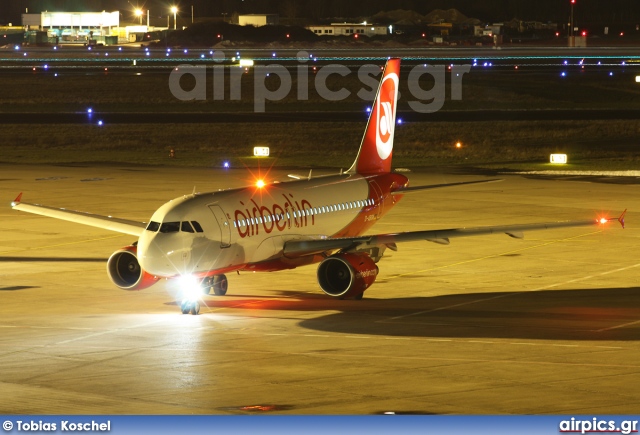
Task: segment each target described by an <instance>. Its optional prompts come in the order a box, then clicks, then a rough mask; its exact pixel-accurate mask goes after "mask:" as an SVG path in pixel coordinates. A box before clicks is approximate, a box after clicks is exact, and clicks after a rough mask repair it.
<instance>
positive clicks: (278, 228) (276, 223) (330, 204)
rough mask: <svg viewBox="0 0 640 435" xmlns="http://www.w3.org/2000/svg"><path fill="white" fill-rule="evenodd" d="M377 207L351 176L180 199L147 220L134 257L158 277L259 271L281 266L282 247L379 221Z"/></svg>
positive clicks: (365, 183)
mask: <svg viewBox="0 0 640 435" xmlns="http://www.w3.org/2000/svg"><path fill="white" fill-rule="evenodd" d="M385 190H386V189H385ZM387 192H388V190H387ZM385 200H387V201H392V199H390V198H389V195H385V194H384V193H383V190H382V189H380V188H379V186H378V184H377V183H376V180H375V177H368V178H367V177H364V176H362V175H358V174H348V175H347V174H344V175H335V176H326V177H318V178H312V179H310V180H296V181H289V182H284V183H274V184H268V185H266V186H264V187H262V188H258V187H254V186H252V187H247V188H243V189H234V190H227V191H220V192H212V193H204V194H194V195H188V196H184V197H180V198H176V199H174V200H172V201H169V202H167V203H166V204H164V205H163V206H162V207H160V208H159V209H158V210H157V211H156V212H155V213H154V214H153V216H152V217H151V224H150V227H149V229H147V230H146V231H144V233H143V234H142V236H141V237H140V239H139V242H138V258H139V261H140V265H141V266H142V268H143V269H144V270H146V271H147V272H148V273H150V274H153V275H156V276H162V277H172V276H176V275H184V274H208V273H213V272H216V271H217V272H220V273H223V272H226V271H232V270H239V269H249V270H251V269H252V268H258V270H260V266H259V265H260V264H261V263H262V264H263V265H264V264H269V262H270V261H281V260H282V259H283V246H284V244H285V242H287V241H289V240H296V239H315V238H326V237H331V236H334V237H347V236H355V235H359V234H361V233H362V231H364V230H365V229H366V228H368V227H369V226H371V225H372V224H373V223H374V222H375V221H376V220H377V219H379V218H380V217H381V216H382V214H383V212H384V210H385V207H384V202H385ZM185 222H186V223H187V224H186V225H185V224H184V223H185ZM154 229H155V231H154ZM285 260H286V259H285ZM309 262H310V261H309ZM273 267H274V268H273V270H276V269H279V268H287V266H286V264H285V265H282V264H279V265H278V266H273ZM293 267H295V266H293ZM263 270H269V267H268V266H266V269H263Z"/></svg>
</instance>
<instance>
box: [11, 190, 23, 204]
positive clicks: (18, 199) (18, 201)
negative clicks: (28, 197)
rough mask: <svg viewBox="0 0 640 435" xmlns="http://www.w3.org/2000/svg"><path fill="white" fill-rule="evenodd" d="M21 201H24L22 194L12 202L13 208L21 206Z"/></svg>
mask: <svg viewBox="0 0 640 435" xmlns="http://www.w3.org/2000/svg"><path fill="white" fill-rule="evenodd" d="M20 200H22V192H20V195H18V196H17V197H16V199H14V200H13V201H11V207H15V206H16V205H18V204H20Z"/></svg>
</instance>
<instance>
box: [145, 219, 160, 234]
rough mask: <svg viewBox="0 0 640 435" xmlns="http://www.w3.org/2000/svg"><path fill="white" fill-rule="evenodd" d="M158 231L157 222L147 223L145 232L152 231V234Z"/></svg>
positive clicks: (158, 225)
mask: <svg viewBox="0 0 640 435" xmlns="http://www.w3.org/2000/svg"><path fill="white" fill-rule="evenodd" d="M159 229H160V223H159V222H154V221H151V222H149V225H147V231H152V232H154V233H155V232H156V231H158V230H159Z"/></svg>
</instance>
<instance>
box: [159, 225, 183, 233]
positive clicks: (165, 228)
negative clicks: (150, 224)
mask: <svg viewBox="0 0 640 435" xmlns="http://www.w3.org/2000/svg"><path fill="white" fill-rule="evenodd" d="M178 231H180V222H164V223H163V224H162V225H160V232H161V233H177V232H178Z"/></svg>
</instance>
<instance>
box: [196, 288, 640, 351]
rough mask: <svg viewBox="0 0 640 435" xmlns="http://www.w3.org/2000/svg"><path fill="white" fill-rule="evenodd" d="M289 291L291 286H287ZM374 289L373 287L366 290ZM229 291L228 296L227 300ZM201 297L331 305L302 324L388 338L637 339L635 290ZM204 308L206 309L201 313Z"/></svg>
mask: <svg viewBox="0 0 640 435" xmlns="http://www.w3.org/2000/svg"><path fill="white" fill-rule="evenodd" d="M292 293H294V292H292ZM372 293H373V292H372ZM228 297H229V296H227V298H228ZM230 297H231V298H233V299H227V300H225V299H226V298H215V299H210V298H205V305H206V306H207V307H210V308H222V307H227V308H230V309H239V310H242V309H247V310H251V311H252V312H253V315H256V313H258V312H259V311H260V310H281V311H318V312H321V311H325V310H326V311H334V310H339V312H337V313H335V312H332V313H331V314H326V315H320V316H319V317H315V318H313V319H307V320H303V321H301V322H300V324H299V325H300V326H301V327H303V328H307V329H310V330H314V331H323V332H333V333H343V334H366V335H380V336H390V337H433V338H440V337H441V338H470V339H474V338H476V339H531V340H593V341H612V340H613V341H615V340H620V341H635V340H640V288H638V287H633V288H610V289H608V288H603V289H589V290H586V289H575V290H545V291H535V292H497V293H473V294H452V295H444V296H434V297H413V298H396V299H374V298H372V297H367V295H366V293H365V298H364V299H363V300H361V301H354V300H335V299H328V298H326V297H322V296H321V295H320V296H319V297H318V298H315V297H313V298H312V297H309V295H300V296H299V297H293V298H286V299H282V298H254V299H251V298H247V300H246V301H239V300H238V298H237V297H236V295H233V294H230ZM205 313H206V311H205Z"/></svg>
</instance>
